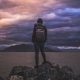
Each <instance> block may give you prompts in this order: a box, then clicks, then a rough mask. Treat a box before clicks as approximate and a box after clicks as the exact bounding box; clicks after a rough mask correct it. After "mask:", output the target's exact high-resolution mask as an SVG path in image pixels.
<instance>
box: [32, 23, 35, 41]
mask: <svg viewBox="0 0 80 80" xmlns="http://www.w3.org/2000/svg"><path fill="white" fill-rule="evenodd" d="M35 27H36V25H34V28H33V32H32V42H34V41H35V35H36V28H35Z"/></svg>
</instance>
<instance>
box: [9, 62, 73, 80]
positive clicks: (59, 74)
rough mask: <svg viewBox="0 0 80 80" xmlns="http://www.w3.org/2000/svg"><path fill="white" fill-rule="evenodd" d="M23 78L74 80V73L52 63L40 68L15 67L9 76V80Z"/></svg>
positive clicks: (24, 79)
mask: <svg viewBox="0 0 80 80" xmlns="http://www.w3.org/2000/svg"><path fill="white" fill-rule="evenodd" d="M15 75H16V76H17V77H18V78H19V77H20V76H22V77H23V80H72V79H74V72H73V71H72V69H70V68H69V67H65V66H64V67H61V68H60V66H59V65H52V64H51V63H50V62H47V63H45V64H41V65H39V67H38V68H31V67H26V66H16V67H13V69H12V70H11V72H10V74H9V80H11V77H12V76H15Z"/></svg>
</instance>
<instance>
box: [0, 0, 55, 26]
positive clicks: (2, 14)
mask: <svg viewBox="0 0 80 80" xmlns="http://www.w3.org/2000/svg"><path fill="white" fill-rule="evenodd" d="M3 1H4V0H3ZM5 1H8V2H10V3H14V4H16V5H17V6H14V7H8V8H6V9H1V10H0V18H1V20H0V25H4V24H12V23H15V22H16V21H19V20H22V19H25V18H26V19H29V20H30V19H34V18H35V16H38V15H39V14H40V13H42V12H44V11H45V10H47V7H50V6H52V5H53V4H56V0H5Z"/></svg>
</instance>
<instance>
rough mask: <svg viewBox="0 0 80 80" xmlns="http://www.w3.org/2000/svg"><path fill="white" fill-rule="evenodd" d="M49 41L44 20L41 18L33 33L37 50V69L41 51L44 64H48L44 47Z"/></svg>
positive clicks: (33, 40)
mask: <svg viewBox="0 0 80 80" xmlns="http://www.w3.org/2000/svg"><path fill="white" fill-rule="evenodd" d="M46 40H47V28H46V27H45V26H44V25H43V20H42V19H41V18H39V19H38V20H37V23H36V24H34V29H33V33H32V42H33V44H34V48H35V68H38V65H39V50H40V51H41V54H42V57H43V63H46V55H45V52H44V45H45V42H46Z"/></svg>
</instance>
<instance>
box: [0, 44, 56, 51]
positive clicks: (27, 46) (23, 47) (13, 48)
mask: <svg viewBox="0 0 80 80" xmlns="http://www.w3.org/2000/svg"><path fill="white" fill-rule="evenodd" d="M45 51H46V52H53V51H57V50H52V49H49V48H47V47H46V48H45ZM0 52H34V46H32V45H31V44H20V45H15V46H11V47H8V48H6V49H4V50H1V51H0Z"/></svg>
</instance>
